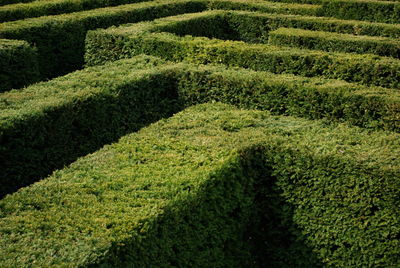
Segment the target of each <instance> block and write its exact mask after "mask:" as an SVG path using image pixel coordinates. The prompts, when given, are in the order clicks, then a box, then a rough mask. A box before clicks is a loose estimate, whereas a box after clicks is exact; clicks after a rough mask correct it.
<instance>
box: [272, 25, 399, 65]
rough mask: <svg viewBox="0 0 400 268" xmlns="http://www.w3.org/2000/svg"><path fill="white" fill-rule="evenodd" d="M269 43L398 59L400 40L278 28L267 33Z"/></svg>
mask: <svg viewBox="0 0 400 268" xmlns="http://www.w3.org/2000/svg"><path fill="white" fill-rule="evenodd" d="M269 43H270V44H272V45H277V46H279V45H283V46H291V47H298V48H305V49H318V50H324V51H340V52H355V53H372V54H377V55H380V56H389V57H394V58H397V59H400V41H399V40H396V39H392V38H387V37H370V36H357V35H349V34H337V33H328V32H321V31H308V30H301V29H294V28H279V29H278V30H275V31H272V32H270V33H269Z"/></svg>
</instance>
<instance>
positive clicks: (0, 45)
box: [0, 39, 29, 49]
mask: <svg viewBox="0 0 400 268" xmlns="http://www.w3.org/2000/svg"><path fill="white" fill-rule="evenodd" d="M26 45H29V44H28V43H27V42H26V41H23V40H13V39H0V49H10V48H13V47H16V46H26Z"/></svg>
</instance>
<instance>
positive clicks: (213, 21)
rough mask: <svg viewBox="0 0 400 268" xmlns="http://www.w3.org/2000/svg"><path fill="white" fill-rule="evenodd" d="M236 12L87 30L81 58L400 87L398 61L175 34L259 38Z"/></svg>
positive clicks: (261, 36)
mask: <svg viewBox="0 0 400 268" xmlns="http://www.w3.org/2000/svg"><path fill="white" fill-rule="evenodd" d="M235 14H236V12H224V11H212V12H204V13H199V14H186V15H181V16H177V17H172V18H166V19H159V20H156V21H154V22H146V23H139V24H133V25H127V26H121V27H117V28H110V29H107V30H96V31H90V32H88V34H87V38H86V54H85V60H86V62H87V64H88V65H94V64H101V63H103V62H106V61H110V60H116V59H120V58H126V57H131V56H134V55H137V54H141V53H145V54H150V55H155V56H159V57H164V58H167V59H169V60H178V61H180V60H187V61H191V62H196V63H210V62H213V63H223V64H226V65H229V66H239V67H245V68H251V69H254V70H261V71H271V72H274V73H293V74H296V75H302V76H321V75H322V76H326V77H328V78H339V79H342V80H346V81H349V82H361V83H363V84H366V85H377V86H383V87H389V88H399V87H400V61H399V60H397V59H391V58H386V57H379V56H374V55H354V54H344V53H333V52H330V53H329V52H323V51H312V50H300V49H295V48H287V47H286V48H285V47H277V46H272V45H267V44H262V45H256V44H248V43H243V42H234V41H222V40H217V39H212V40H210V39H207V38H192V37H187V36H180V35H185V34H187V33H188V32H191V33H192V35H203V36H207V37H214V38H222V39H236V40H245V41H248V40H253V41H254V40H255V41H257V40H260V39H261V40H263V39H264V37H265V34H264V32H263V31H262V28H261V30H260V28H258V27H256V26H254V24H253V22H254V20H253V19H252V18H253V17H249V18H248V20H245V19H244V18H243V16H240V18H241V19H239V20H236V18H237V17H236V16H235ZM241 14H242V15H243V13H241ZM231 18H232V19H231ZM227 20H228V21H229V22H228V23H227V22H226V21H227ZM233 22H235V23H233ZM233 25H236V27H232V26H233ZM159 31H160V32H161V33H158V32H159ZM163 31H167V32H172V33H174V34H175V35H173V34H171V33H162V32H163Z"/></svg>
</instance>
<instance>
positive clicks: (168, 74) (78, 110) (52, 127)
mask: <svg viewBox="0 0 400 268" xmlns="http://www.w3.org/2000/svg"><path fill="white" fill-rule="evenodd" d="M148 61H149V63H147V62H148ZM160 62H162V61H161V60H157V59H154V58H148V57H144V59H142V57H139V58H138V59H137V58H135V59H132V60H122V61H118V62H115V63H112V64H110V65H107V66H104V67H98V68H89V69H87V70H84V71H79V72H76V73H74V74H71V75H68V76H65V77H63V78H58V79H55V80H53V81H50V82H46V83H40V84H38V85H34V86H31V87H29V88H27V89H25V90H23V91H21V92H11V93H6V94H2V95H0V100H2V101H1V105H0V108H1V109H2V110H3V111H4V112H3V114H2V116H1V117H0V119H1V120H0V123H1V124H0V133H1V135H0V139H2V147H1V154H0V160H1V161H0V162H1V163H2V165H1V168H0V178H2V184H3V185H5V187H2V191H1V192H0V195H4V194H6V193H10V192H12V191H15V190H16V189H18V188H20V187H21V186H23V185H27V184H29V183H31V182H33V181H35V180H38V179H40V178H42V177H43V176H45V175H46V174H49V173H50V172H51V171H52V170H54V169H55V168H58V167H60V166H62V165H64V164H66V163H69V162H71V161H72V160H74V159H75V158H76V157H77V156H80V155H83V154H85V153H88V152H91V151H93V150H95V149H96V148H98V147H99V146H101V145H102V144H104V143H108V142H110V141H113V140H115V139H116V138H118V137H119V136H120V135H122V134H124V133H127V132H128V131H133V130H137V129H138V128H139V127H141V126H143V125H145V124H146V123H148V122H152V121H154V120H156V119H157V118H161V117H164V116H167V115H169V114H171V113H172V112H174V111H178V110H180V109H182V108H183V107H187V106H190V105H194V104H198V103H203V102H209V101H221V102H225V103H229V104H234V105H236V106H238V107H241V108H255V109H263V110H269V111H271V112H272V113H274V114H285V115H296V116H302V117H307V118H312V119H317V118H326V119H328V120H335V121H342V122H348V123H350V124H354V125H358V126H363V127H367V128H375V129H377V128H378V129H388V130H393V131H400V120H399V119H400V93H399V92H398V91H394V90H393V91H390V90H386V89H381V88H366V87H363V86H359V85H354V84H348V83H345V82H340V81H335V80H324V79H310V78H304V77H295V76H291V75H275V74H271V73H266V72H254V71H250V70H243V69H237V70H229V69H226V68H225V67H221V66H220V67H212V66H196V65H189V64H177V65H166V66H160V67H157V68H150V69H147V70H143V71H140V72H136V71H135V70H137V69H139V68H142V67H143V66H144V67H146V68H147V66H149V67H151V66H153V65H157V64H160ZM152 87H154V88H152ZM138 90H139V91H138ZM142 91H145V92H142ZM158 102H160V103H158ZM127 116H128V117H129V118H127ZM38 167H40V168H38Z"/></svg>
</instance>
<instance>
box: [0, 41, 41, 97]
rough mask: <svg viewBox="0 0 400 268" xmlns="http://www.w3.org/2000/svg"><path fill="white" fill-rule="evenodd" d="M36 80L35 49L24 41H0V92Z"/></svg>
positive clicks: (36, 60)
mask: <svg viewBox="0 0 400 268" xmlns="http://www.w3.org/2000/svg"><path fill="white" fill-rule="evenodd" d="M38 79H39V66H38V59H37V52H36V49H35V48H32V47H31V46H29V44H28V43H27V42H25V41H18V40H7V39H0V92H2V91H6V90H9V89H11V88H20V87H23V86H25V85H28V84H31V83H34V82H36V81H38Z"/></svg>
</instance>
